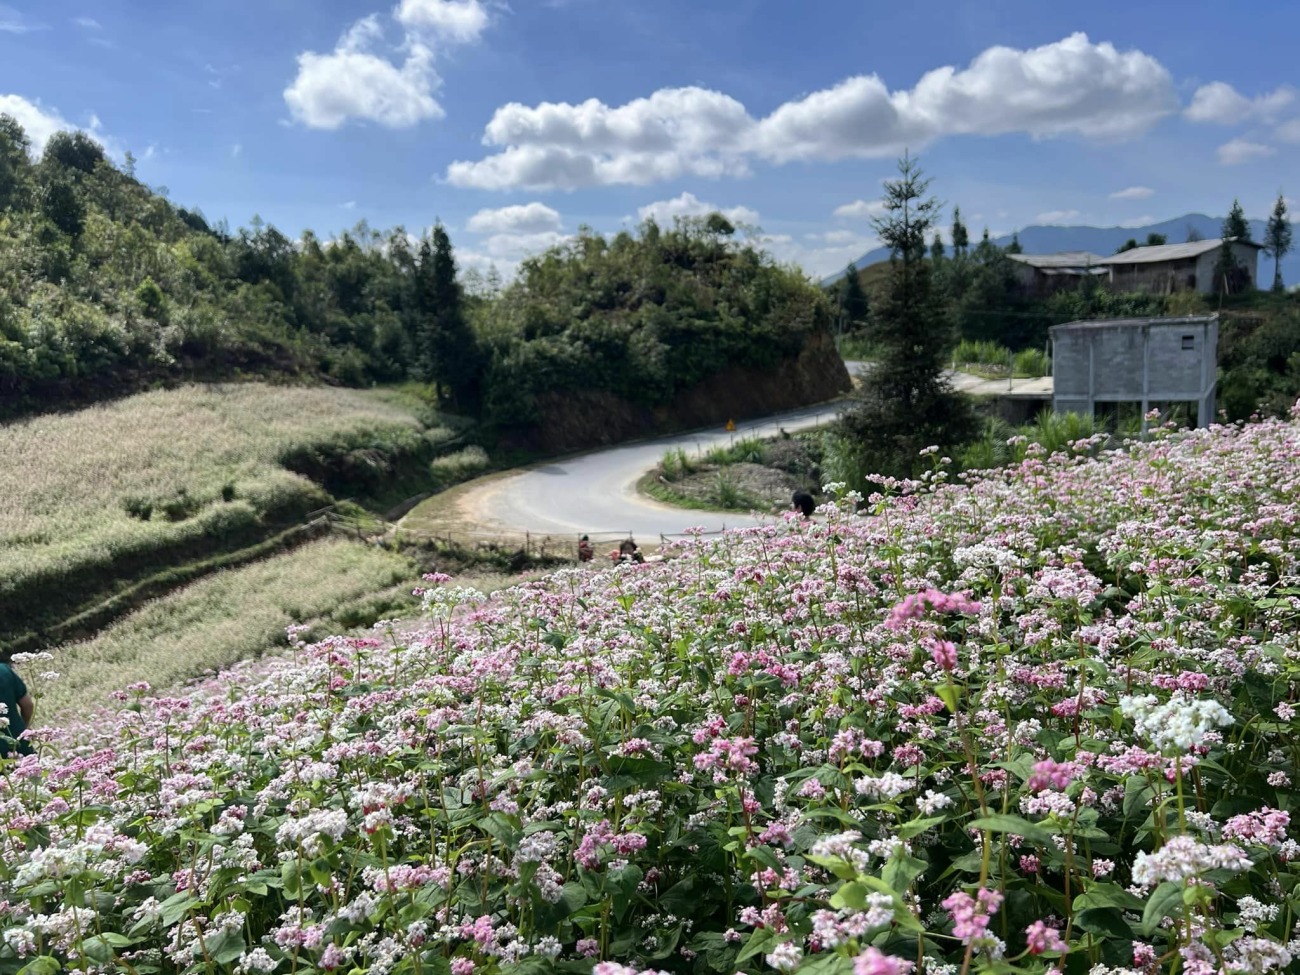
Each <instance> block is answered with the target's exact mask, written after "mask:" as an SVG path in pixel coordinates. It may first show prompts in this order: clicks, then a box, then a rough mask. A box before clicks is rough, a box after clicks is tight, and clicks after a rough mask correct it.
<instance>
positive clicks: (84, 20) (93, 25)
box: [72, 17, 103, 30]
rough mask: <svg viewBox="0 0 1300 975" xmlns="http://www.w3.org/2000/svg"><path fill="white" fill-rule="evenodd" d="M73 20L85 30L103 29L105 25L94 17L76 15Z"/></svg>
mask: <svg viewBox="0 0 1300 975" xmlns="http://www.w3.org/2000/svg"><path fill="white" fill-rule="evenodd" d="M72 22H73V23H74V24H76V25H77V26H78V27H80V28H82V29H83V30H102V29H103V25H101V24H100V22H99V21H97V20H96V19H95V18H94V17H76V18H74V19H73V21H72Z"/></svg>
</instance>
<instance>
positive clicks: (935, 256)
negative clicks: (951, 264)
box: [930, 231, 944, 264]
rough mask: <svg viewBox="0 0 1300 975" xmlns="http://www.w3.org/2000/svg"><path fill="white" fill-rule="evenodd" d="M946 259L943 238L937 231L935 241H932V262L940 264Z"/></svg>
mask: <svg viewBox="0 0 1300 975" xmlns="http://www.w3.org/2000/svg"><path fill="white" fill-rule="evenodd" d="M943 258H944V249H943V238H942V237H940V236H939V233H938V231H935V234H934V239H933V240H931V241H930V260H931V261H933V262H934V263H935V264H938V263H939V262H940V261H942V260H943Z"/></svg>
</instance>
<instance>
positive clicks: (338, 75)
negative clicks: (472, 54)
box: [284, 16, 443, 129]
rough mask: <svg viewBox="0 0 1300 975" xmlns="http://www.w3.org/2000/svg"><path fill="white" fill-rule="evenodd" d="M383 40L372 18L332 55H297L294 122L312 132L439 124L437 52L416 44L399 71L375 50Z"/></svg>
mask: <svg viewBox="0 0 1300 975" xmlns="http://www.w3.org/2000/svg"><path fill="white" fill-rule="evenodd" d="M382 36H383V28H382V27H381V26H380V25H379V19H378V18H377V17H375V16H370V17H366V18H365V19H363V20H359V21H357V23H355V24H353V25H352V27H351V28H349V29H348V31H347V32H346V33H345V34H344V35H343V36H342V37H341V38H339V43H338V46H337V47H335V49H334V51H333V53H331V54H317V53H315V52H314V51H307V52H305V53H303V54H300V55H298V77H297V78H295V79H294V82H293V84H292V85H290V86H289V87H288V88H286V89H285V91H284V100H285V101H286V102H287V103H288V105H289V111H290V112H291V113H292V115H293V117H294V118H295V119H296V120H297V121H299V122H302V123H303V124H305V125H307V126H310V127H311V128H313V129H337V128H338V127H339V126H341V125H343V123H344V122H347V121H348V120H350V119H361V120H365V121H371V122H378V123H379V124H380V125H384V126H387V127H389V128H406V127H409V126H412V125H415V124H416V123H418V122H421V121H423V120H424V119H428V118H440V117H441V116H442V114H443V111H442V107H441V106H440V105H439V104H438V103H437V102H436V101H435V100H434V98H433V94H432V92H433V89H434V88H435V87H436V86H437V84H438V76H437V75H436V74H435V73H434V70H433V54H432V52H431V51H430V50H429V49H428V48H427V47H425V46H424V45H422V44H413V45H411V46H410V48H409V50H408V53H407V56H406V60H405V61H404V62H403V63H402V64H401V65H400V66H398V65H395V64H393V63H392V62H391V61H389V60H388V59H387V58H385V57H382V56H380V55H378V54H375V53H373V51H372V50H371V49H372V48H373V47H374V45H375V44H376V43H377V42H378V41H379V40H380V39H381V38H382Z"/></svg>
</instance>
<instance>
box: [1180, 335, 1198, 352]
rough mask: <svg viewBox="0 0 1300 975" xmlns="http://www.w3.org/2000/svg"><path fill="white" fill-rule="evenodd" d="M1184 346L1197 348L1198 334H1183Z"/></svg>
mask: <svg viewBox="0 0 1300 975" xmlns="http://www.w3.org/2000/svg"><path fill="white" fill-rule="evenodd" d="M1183 348H1184V349H1195V348H1196V336H1195V335H1184V336H1183Z"/></svg>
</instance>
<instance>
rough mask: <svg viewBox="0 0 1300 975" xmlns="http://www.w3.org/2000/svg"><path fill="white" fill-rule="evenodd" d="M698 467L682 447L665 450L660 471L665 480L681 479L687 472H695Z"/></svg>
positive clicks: (660, 462) (660, 463)
mask: <svg viewBox="0 0 1300 975" xmlns="http://www.w3.org/2000/svg"><path fill="white" fill-rule="evenodd" d="M696 467H697V465H696V463H695V462H694V461H693V460H691V458H690V455H689V454H687V453H686V451H685V450H683V449H682V448H681V447H671V448H669V449H668V450H665V451H664V455H663V458H662V459H661V460H660V461H659V473H660V475H661V476H662V477H663V479H664V480H665V481H680V480H681V479H682V478H683V477H685V476H686V475H687V474H691V473H693V472H694V471H695V470H696Z"/></svg>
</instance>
